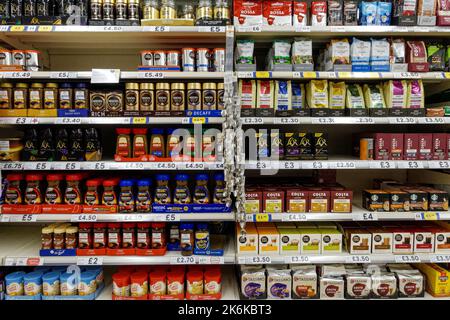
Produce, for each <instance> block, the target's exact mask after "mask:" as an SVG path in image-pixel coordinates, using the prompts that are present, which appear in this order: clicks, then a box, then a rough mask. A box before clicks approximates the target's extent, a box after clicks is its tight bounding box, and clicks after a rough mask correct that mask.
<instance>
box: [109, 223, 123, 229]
mask: <svg viewBox="0 0 450 320" xmlns="http://www.w3.org/2000/svg"><path fill="white" fill-rule="evenodd" d="M108 228H110V229H119V228H120V223H114V222H113V223H108Z"/></svg>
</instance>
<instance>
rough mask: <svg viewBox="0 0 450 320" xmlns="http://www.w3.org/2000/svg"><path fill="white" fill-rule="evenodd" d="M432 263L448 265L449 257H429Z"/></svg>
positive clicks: (443, 255) (439, 255) (435, 255)
mask: <svg viewBox="0 0 450 320" xmlns="http://www.w3.org/2000/svg"><path fill="white" fill-rule="evenodd" d="M430 261H431V262H432V263H448V262H450V255H448V254H434V255H432V256H431V257H430Z"/></svg>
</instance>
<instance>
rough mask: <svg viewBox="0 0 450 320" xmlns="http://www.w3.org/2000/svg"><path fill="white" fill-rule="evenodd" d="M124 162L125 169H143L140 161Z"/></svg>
mask: <svg viewBox="0 0 450 320" xmlns="http://www.w3.org/2000/svg"><path fill="white" fill-rule="evenodd" d="M124 164H125V165H124V167H125V169H130V170H135V169H136V170H138V169H144V164H143V163H142V162H125V163H124Z"/></svg>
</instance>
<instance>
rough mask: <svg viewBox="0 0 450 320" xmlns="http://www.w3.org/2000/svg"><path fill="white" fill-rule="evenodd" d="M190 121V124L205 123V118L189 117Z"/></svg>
mask: <svg viewBox="0 0 450 320" xmlns="http://www.w3.org/2000/svg"><path fill="white" fill-rule="evenodd" d="M191 123H192V124H205V123H206V118H204V117H194V118H191Z"/></svg>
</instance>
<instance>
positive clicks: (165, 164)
mask: <svg viewBox="0 0 450 320" xmlns="http://www.w3.org/2000/svg"><path fill="white" fill-rule="evenodd" d="M176 167H177V164H176V163H174V162H158V163H156V169H163V170H164V169H172V170H173V169H175V168H176Z"/></svg>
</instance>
